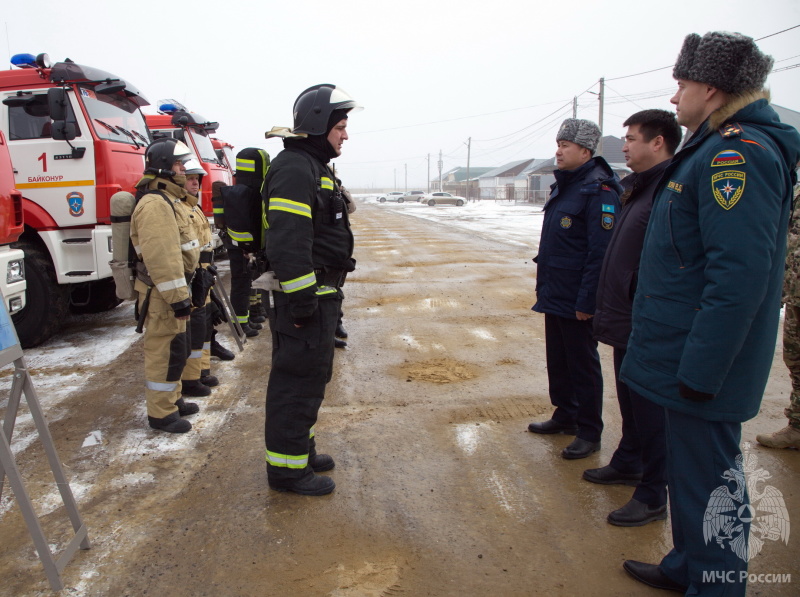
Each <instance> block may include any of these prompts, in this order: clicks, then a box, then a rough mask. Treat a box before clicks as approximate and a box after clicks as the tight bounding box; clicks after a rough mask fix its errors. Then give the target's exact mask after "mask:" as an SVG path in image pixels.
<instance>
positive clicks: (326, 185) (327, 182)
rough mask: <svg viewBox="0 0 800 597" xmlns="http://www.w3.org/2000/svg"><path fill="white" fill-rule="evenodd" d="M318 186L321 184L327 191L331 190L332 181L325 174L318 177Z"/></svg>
mask: <svg viewBox="0 0 800 597" xmlns="http://www.w3.org/2000/svg"><path fill="white" fill-rule="evenodd" d="M319 186H321V187H322V188H323V189H326V190H328V191H332V190H333V181H332V180H331V179H330V178H328V177H327V176H323V177H322V178H320V179H319Z"/></svg>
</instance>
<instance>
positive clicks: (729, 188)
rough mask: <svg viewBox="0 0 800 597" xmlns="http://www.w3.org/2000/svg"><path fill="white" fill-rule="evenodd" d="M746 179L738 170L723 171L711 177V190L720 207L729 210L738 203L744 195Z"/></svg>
mask: <svg viewBox="0 0 800 597" xmlns="http://www.w3.org/2000/svg"><path fill="white" fill-rule="evenodd" d="M746 178H747V176H746V174H745V173H744V172H742V171H740V170H725V171H724V172H717V173H716V174H714V175H713V176H712V177H711V189H712V191H713V192H714V199H716V201H717V203H719V205H720V207H722V208H723V209H726V210H727V209H731V208H732V207H733V206H734V205H736V204H737V203H738V202H739V199H741V198H742V195H743V194H744V184H745V180H746Z"/></svg>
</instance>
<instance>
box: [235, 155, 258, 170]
mask: <svg viewBox="0 0 800 597" xmlns="http://www.w3.org/2000/svg"><path fill="white" fill-rule="evenodd" d="M236 170H237V171H239V170H241V171H242V172H255V171H256V161H255V160H246V159H244V158H236Z"/></svg>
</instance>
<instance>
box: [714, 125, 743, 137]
mask: <svg viewBox="0 0 800 597" xmlns="http://www.w3.org/2000/svg"><path fill="white" fill-rule="evenodd" d="M719 134H720V135H722V137H723V138H729V137H738V136H740V135H741V134H742V127H741V126H740V125H739V123H730V124H726V125H725V126H724V127H722V128H721V129H719Z"/></svg>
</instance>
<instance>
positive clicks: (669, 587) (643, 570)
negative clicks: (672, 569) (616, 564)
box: [622, 560, 689, 593]
mask: <svg viewBox="0 0 800 597" xmlns="http://www.w3.org/2000/svg"><path fill="white" fill-rule="evenodd" d="M622 567H623V568H624V569H625V572H627V573H628V574H630V575H631V576H632V577H633V578H635V579H636V580H638V581H639V582H643V583H644V584H646V585H648V586H650V587H655V588H656V589H664V590H666V591H676V592H678V593H685V592H686V589H688V588H689V587H684V586H683V585H680V584H678V583H676V582H675V581H674V580H672V579H671V578H670V577H669V576H667V575H666V574H664V573H663V572H661V568H659V567H658V565H657V564H645V563H644V562H637V561H636V560H625V561H624V562H623V563H622Z"/></svg>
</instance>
